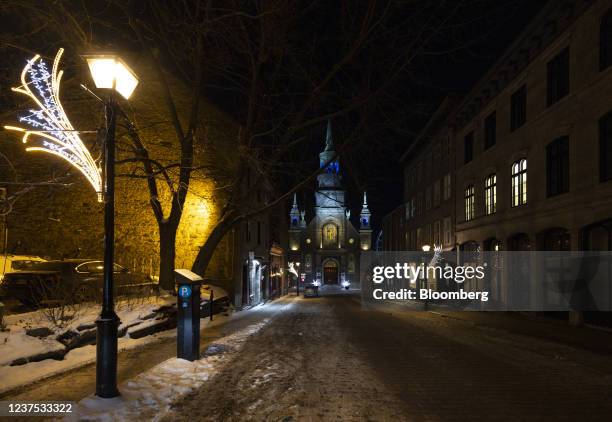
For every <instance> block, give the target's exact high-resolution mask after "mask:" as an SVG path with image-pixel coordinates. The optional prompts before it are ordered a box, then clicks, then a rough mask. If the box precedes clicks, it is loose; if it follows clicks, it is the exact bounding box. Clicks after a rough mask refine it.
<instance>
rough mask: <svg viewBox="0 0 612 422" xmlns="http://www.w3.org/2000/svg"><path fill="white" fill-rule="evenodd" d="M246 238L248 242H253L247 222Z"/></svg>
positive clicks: (247, 222)
mask: <svg viewBox="0 0 612 422" xmlns="http://www.w3.org/2000/svg"><path fill="white" fill-rule="evenodd" d="M245 236H246V239H245V240H246V241H247V242H250V241H251V227H250V226H249V221H248V220H247V221H246V223H245Z"/></svg>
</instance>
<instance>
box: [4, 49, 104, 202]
mask: <svg viewBox="0 0 612 422" xmlns="http://www.w3.org/2000/svg"><path fill="white" fill-rule="evenodd" d="M63 53H64V49H63V48H60V49H59V50H58V52H57V54H56V56H55V60H54V61H53V68H52V69H51V72H49V68H48V67H47V63H45V61H44V60H43V59H42V58H41V57H40V55H36V56H34V57H33V58H32V59H31V60H29V61H28V63H27V64H26V66H25V67H24V68H23V71H22V72H21V86H19V87H17V88H12V90H13V91H14V92H18V93H20V94H24V95H26V96H27V97H29V98H30V99H31V100H32V101H33V102H34V104H35V105H36V106H37V107H38V108H33V109H30V110H28V112H29V114H28V115H26V116H23V117H20V118H19V122H21V123H23V124H24V125H27V126H29V128H23V127H17V126H4V128H5V129H7V130H14V131H17V132H22V133H23V137H22V138H21V139H22V141H23V143H27V142H28V140H30V136H31V135H36V137H37V138H36V140H37V141H38V144H37V145H35V146H30V147H27V148H26V151H40V152H45V153H48V154H51V155H55V156H57V157H59V158H62V159H64V160H65V161H67V162H69V163H70V164H71V165H72V166H73V167H75V168H76V169H77V170H79V171H80V172H81V173H82V174H83V175H84V176H85V178H86V179H87V180H88V181H89V183H90V184H91V186H92V187H93V188H94V190H95V191H96V192H97V193H98V201H102V192H103V184H102V174H101V170H100V167H99V166H98V164H97V163H96V161H95V160H94V159H93V157H92V156H91V154H90V152H89V150H88V149H87V148H86V147H85V145H84V144H83V141H82V140H81V138H80V137H79V132H78V131H76V130H75V129H74V127H73V126H72V123H70V120H69V119H68V116H67V115H66V112H65V111H64V108H63V106H62V103H61V102H60V97H59V91H60V82H61V80H62V75H63V73H64V72H63V71H62V70H58V67H59V62H60V59H61V57H62V54H63Z"/></svg>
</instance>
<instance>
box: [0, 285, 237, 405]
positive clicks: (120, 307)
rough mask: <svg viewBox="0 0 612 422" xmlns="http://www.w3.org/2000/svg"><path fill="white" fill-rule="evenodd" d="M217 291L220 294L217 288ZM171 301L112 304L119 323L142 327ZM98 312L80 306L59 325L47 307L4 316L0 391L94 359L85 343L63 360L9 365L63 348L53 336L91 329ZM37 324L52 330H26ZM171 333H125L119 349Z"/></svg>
mask: <svg viewBox="0 0 612 422" xmlns="http://www.w3.org/2000/svg"><path fill="white" fill-rule="evenodd" d="M216 293H217V292H215V294H216ZM219 293H220V294H221V292H219ZM175 301H176V298H175V297H173V296H167V297H152V298H148V299H146V300H138V301H137V302H135V301H129V300H128V301H120V302H118V303H117V307H116V308H117V314H118V315H119V318H120V319H121V327H123V326H131V325H134V324H138V325H137V327H134V328H142V327H145V326H147V325H150V324H152V323H154V322H159V321H156V320H155V319H152V318H151V319H144V318H145V317H147V316H148V315H150V314H152V313H153V311H155V310H156V309H159V308H160V307H161V306H166V305H170V304H173V303H175ZM99 312H100V307H99V305H90V306H82V307H80V308H79V309H78V310H77V313H76V314H75V315H74V316H73V318H72V319H71V320H69V321H66V322H65V323H64V324H63V326H62V327H61V328H60V327H58V326H57V325H56V324H54V323H53V322H52V321H51V320H50V319H49V317H48V315H49V314H48V313H49V311H48V310H44V309H43V310H38V311H34V312H28V313H23V314H16V315H8V316H7V317H5V319H4V321H5V324H6V325H7V328H8V329H9V330H7V331H3V332H0V393H3V392H6V391H9V390H12V389H14V388H16V387H19V386H22V385H27V384H30V383H32V382H34V381H37V380H39V379H43V378H46V377H49V376H53V375H56V374H59V373H62V372H65V371H68V370H71V369H74V368H78V367H80V366H83V365H86V364H89V363H91V362H94V361H95V354H96V348H95V346H91V345H88V346H83V347H79V348H75V349H72V350H70V351H69V352H68V353H67V354H66V355H65V356H64V359H63V360H55V359H45V360H42V361H40V362H30V363H27V364H25V365H17V366H9V365H10V363H11V362H13V361H14V360H15V359H18V358H27V357H30V356H33V355H36V354H39V353H45V352H51V351H58V350H60V351H61V350H63V349H65V346H64V345H63V344H62V343H60V342H59V341H57V339H56V338H57V336H58V335H59V334H61V333H64V332H66V331H68V330H74V331H78V330H77V327H79V326H81V327H83V326H92V327H91V328H89V329H95V328H93V327H94V325H93V324H94V322H95V320H96V318H97V317H98V315H99ZM226 318H227V317H224V316H222V315H217V316H216V318H215V320H214V321H213V322H214V323H219V322H221V321H223V320H224V319H226ZM200 323H201V327H202V328H204V327H206V326H207V324H209V323H210V321H209V320H208V318H206V319H204V318H203V319H202V320H201V321H200ZM41 327H45V328H48V329H49V330H50V331H52V332H53V333H52V334H50V335H48V336H46V337H44V338H38V337H32V336H29V335H27V334H26V330H28V329H32V328H41ZM121 327H120V329H121ZM128 333H129V330H128ZM175 334H176V330H175V329H171V330H166V331H162V332H160V333H156V334H153V335H150V336H146V337H143V338H140V339H132V338H130V337H129V334H128V335H127V336H124V337H121V338H119V349H120V350H127V349H133V348H136V347H141V346H143V345H145V344H147V343H151V342H154V341H157V340H159V339H161V338H166V337H172V336H174V335H175Z"/></svg>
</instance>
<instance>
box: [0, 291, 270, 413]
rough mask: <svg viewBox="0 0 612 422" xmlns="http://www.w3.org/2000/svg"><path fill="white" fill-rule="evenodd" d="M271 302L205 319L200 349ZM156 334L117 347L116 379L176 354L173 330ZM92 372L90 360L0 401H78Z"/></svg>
mask: <svg viewBox="0 0 612 422" xmlns="http://www.w3.org/2000/svg"><path fill="white" fill-rule="evenodd" d="M281 300H282V299H281ZM274 303H275V302H271V303H270V304H267V305H263V306H257V307H254V308H251V309H250V310H248V311H241V312H236V313H234V314H232V315H230V316H229V317H222V316H218V315H216V316H215V318H214V320H213V321H212V322H208V320H207V319H206V320H205V324H204V325H203V327H202V330H201V341H200V348H201V350H205V348H206V347H207V346H208V345H209V344H211V343H213V342H215V341H216V340H217V339H219V338H221V337H224V336H226V335H228V334H231V333H232V332H235V331H237V330H240V329H243V328H245V327H247V326H248V325H251V324H252V323H254V322H256V321H259V320H261V319H262V318H264V317H265V316H266V313H267V312H273V311H274V310H275V305H274ZM156 336H157V337H158V338H157V339H156V340H154V341H149V342H147V343H146V344H144V345H142V347H138V348H133V349H129V350H120V352H119V359H118V368H117V372H118V374H117V377H118V379H119V381H120V382H121V381H122V380H127V379H131V378H134V377H136V376H138V375H139V374H140V373H143V372H145V371H147V370H149V369H151V368H152V367H154V366H156V365H158V364H159V363H161V362H164V361H165V360H167V359H170V358H173V357H175V356H176V330H168V331H163V332H161V333H158V334H156ZM89 347H95V346H89ZM95 371H96V368H95V362H94V361H90V362H88V363H85V364H83V365H80V366H79V367H77V368H74V369H72V370H70V371H64V372H62V373H60V374H57V375H54V376H51V377H49V378H46V379H43V380H40V381H38V382H35V383H32V384H30V385H27V386H23V387H19V388H16V389H13V390H10V391H7V392H5V393H2V394H1V395H0V398H1V399H3V400H7V399H11V400H70V401H79V400H81V399H82V398H84V397H87V396H89V395H91V394H93V393H94V390H95Z"/></svg>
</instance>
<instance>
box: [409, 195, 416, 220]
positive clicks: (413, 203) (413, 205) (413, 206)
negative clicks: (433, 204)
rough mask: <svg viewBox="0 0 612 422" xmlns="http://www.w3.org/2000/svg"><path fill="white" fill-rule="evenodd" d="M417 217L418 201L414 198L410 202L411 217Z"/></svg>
mask: <svg viewBox="0 0 612 422" xmlns="http://www.w3.org/2000/svg"><path fill="white" fill-rule="evenodd" d="M415 215H416V200H415V199H414V196H413V197H412V199H411V200H410V216H411V217H414V216H415Z"/></svg>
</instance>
